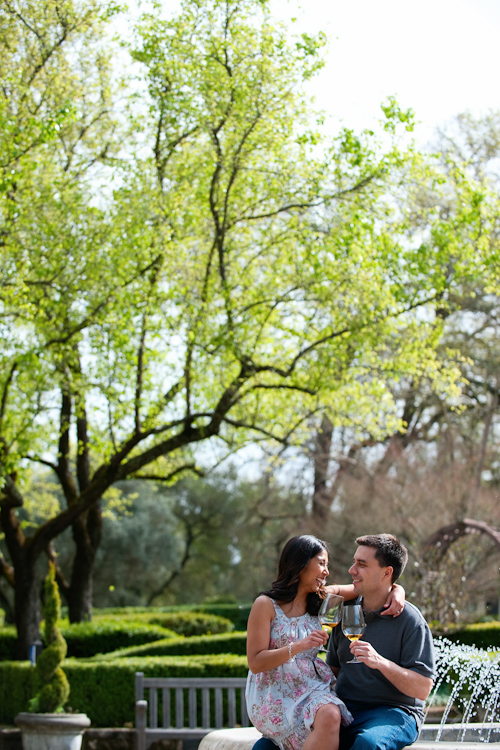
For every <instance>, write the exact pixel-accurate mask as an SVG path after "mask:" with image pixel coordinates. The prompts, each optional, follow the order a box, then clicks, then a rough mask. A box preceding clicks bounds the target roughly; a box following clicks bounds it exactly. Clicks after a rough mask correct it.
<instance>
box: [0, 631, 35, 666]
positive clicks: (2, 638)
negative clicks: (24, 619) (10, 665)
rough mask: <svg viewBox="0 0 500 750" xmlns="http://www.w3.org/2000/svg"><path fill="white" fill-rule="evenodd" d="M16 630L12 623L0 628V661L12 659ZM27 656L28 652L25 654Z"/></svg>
mask: <svg viewBox="0 0 500 750" xmlns="http://www.w3.org/2000/svg"><path fill="white" fill-rule="evenodd" d="M16 640H17V631H16V629H15V627H13V626H12V625H6V626H5V627H3V628H0V661H6V660H8V659H14V655H15V653H16ZM26 657H28V654H26Z"/></svg>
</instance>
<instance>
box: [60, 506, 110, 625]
mask: <svg viewBox="0 0 500 750" xmlns="http://www.w3.org/2000/svg"><path fill="white" fill-rule="evenodd" d="M72 528H73V539H74V541H75V545H76V554H75V558H74V560H73V568H72V572H71V582H70V585H69V589H68V593H67V599H68V615H69V621H70V622H85V621H88V620H91V619H92V591H93V576H94V564H95V557H96V554H97V551H98V549H99V545H100V543H101V538H102V512H101V503H100V502H99V503H98V504H97V505H95V506H93V507H92V508H91V509H90V510H88V511H87V512H86V513H84V514H83V515H82V516H80V517H79V518H78V519H77V520H76V521H75V523H74V524H73V527H72Z"/></svg>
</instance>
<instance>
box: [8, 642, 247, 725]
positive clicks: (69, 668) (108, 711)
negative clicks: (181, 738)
mask: <svg viewBox="0 0 500 750" xmlns="http://www.w3.org/2000/svg"><path fill="white" fill-rule="evenodd" d="M63 667H64V671H65V673H66V675H67V677H68V680H69V682H70V683H71V708H72V710H74V711H81V712H82V713H86V714H87V716H88V717H89V718H90V720H91V722H92V726H94V727H121V726H123V725H124V723H125V722H134V718H135V717H134V700H135V697H134V675H135V672H144V674H145V675H146V676H147V677H246V675H247V672H248V666H247V661H246V658H245V657H243V656H233V655H228V654H221V655H217V656H177V657H176V656H170V657H142V658H131V659H115V660H113V661H92V662H90V661H83V660H81V661H80V660H76V659H66V661H65V662H64V664H63ZM33 672H34V670H33V668H32V667H31V666H30V664H29V662H2V663H0V723H4V724H13V723H14V717H15V716H16V715H17V714H18V713H19V712H20V711H23V710H25V707H26V704H27V700H28V698H29V696H30V695H31V694H32V680H33Z"/></svg>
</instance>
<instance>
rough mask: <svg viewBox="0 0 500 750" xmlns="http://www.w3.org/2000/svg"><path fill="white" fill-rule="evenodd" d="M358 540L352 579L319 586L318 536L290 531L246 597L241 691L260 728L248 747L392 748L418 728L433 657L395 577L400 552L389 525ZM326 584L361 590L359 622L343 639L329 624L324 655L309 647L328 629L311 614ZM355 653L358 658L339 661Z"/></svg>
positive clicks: (348, 595)
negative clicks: (262, 580)
mask: <svg viewBox="0 0 500 750" xmlns="http://www.w3.org/2000/svg"><path fill="white" fill-rule="evenodd" d="M356 544H357V545H358V547H357V549H356V552H355V554H354V562H353V564H352V566H351V567H350V568H349V573H350V575H351V576H352V580H353V582H352V584H350V585H344V586H342V585H333V586H325V581H326V577H327V576H328V547H327V545H326V543H325V542H323V541H321V540H320V539H317V538H316V537H314V536H309V535H303V536H296V537H293V539H290V540H289V541H288V542H287V544H286V545H285V547H284V548H283V551H282V553H281V558H280V562H279V568H278V577H277V579H276V581H274V583H273V584H272V588H271V589H270V590H269V591H265V592H263V593H262V594H261V595H260V596H259V597H258V598H257V599H256V600H255V602H254V604H253V606H252V610H251V612H250V616H249V619H248V639H247V656H248V665H249V667H250V672H249V675H248V680H247V690H246V697H247V708H248V714H249V717H250V719H251V721H252V722H253V724H254V726H255V727H256V728H257V729H258V730H259V731H260V732H261V733H262V734H263V737H262V739H260V740H258V742H257V743H256V745H255V746H254V750H276V745H278V746H279V747H280V748H281V750H302V748H304V750H338V749H339V748H340V750H350V749H351V748H352V750H400V748H403V747H405V746H406V745H411V744H412V743H413V742H415V740H416V739H417V737H418V733H419V730H420V726H421V724H422V719H423V707H424V703H425V700H426V698H427V697H428V695H429V693H430V691H431V688H432V682H433V676H434V668H435V667H434V652H433V645H432V636H431V633H430V630H429V628H428V626H427V624H426V622H425V620H424V618H423V617H422V615H421V613H420V612H419V610H418V609H417V608H416V607H414V606H413V605H412V604H409V603H407V604H406V606H405V596H404V590H403V589H402V588H401V586H398V585H397V584H395V581H396V580H397V578H398V577H399V576H400V575H401V573H402V572H403V570H404V568H405V565H406V562H407V559H408V553H407V551H406V548H405V547H404V546H403V545H402V544H401V543H400V542H399V540H398V539H396V537H394V536H392V535H390V534H377V535H368V536H362V537H359V538H358V539H356ZM326 593H335V594H340V595H341V596H343V597H344V599H346V600H351V599H356V598H357V597H360V601H361V603H362V605H363V610H364V612H365V620H366V623H367V625H366V629H365V632H364V635H363V638H362V640H359V641H357V642H354V643H351V644H350V643H349V641H348V640H347V638H346V637H345V636H344V635H343V633H342V630H341V628H340V627H338V628H334V629H333V632H332V635H331V637H330V641H329V644H328V653H327V656H326V664H325V663H324V662H323V661H322V660H321V659H320V658H318V656H317V654H318V649H319V647H320V646H322V645H323V644H325V643H326V641H327V638H328V636H327V634H326V633H325V632H324V631H323V630H321V624H320V622H319V619H318V611H319V608H320V606H321V602H322V599H323V598H324V596H325V595H326ZM347 606H348V605H347ZM353 654H354V655H355V656H356V657H357V658H358V659H359V661H360V662H361V664H346V662H347V661H348V660H349V659H351V658H352V655H353ZM327 665H328V666H327ZM335 677H336V678H337V680H335Z"/></svg>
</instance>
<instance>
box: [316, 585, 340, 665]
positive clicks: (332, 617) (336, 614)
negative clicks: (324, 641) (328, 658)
mask: <svg viewBox="0 0 500 750" xmlns="http://www.w3.org/2000/svg"><path fill="white" fill-rule="evenodd" d="M343 603H344V597H343V596H339V595H338V594H327V595H326V597H325V598H324V599H323V602H322V604H321V607H320V610H319V613H318V617H319V621H320V622H321V629H322V630H325V631H326V632H327V633H331V631H332V630H333V628H334V627H335V625H338V624H339V622H340V620H341V619H342V604H343ZM319 650H320V651H326V650H327V649H326V647H325V646H320V647H319Z"/></svg>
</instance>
